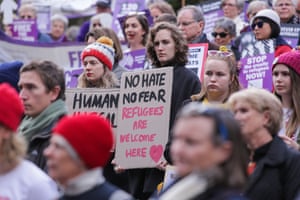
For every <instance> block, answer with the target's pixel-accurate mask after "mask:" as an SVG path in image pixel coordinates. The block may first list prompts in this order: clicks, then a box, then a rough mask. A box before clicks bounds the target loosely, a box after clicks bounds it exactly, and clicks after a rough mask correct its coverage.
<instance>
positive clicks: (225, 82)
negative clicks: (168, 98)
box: [191, 49, 241, 104]
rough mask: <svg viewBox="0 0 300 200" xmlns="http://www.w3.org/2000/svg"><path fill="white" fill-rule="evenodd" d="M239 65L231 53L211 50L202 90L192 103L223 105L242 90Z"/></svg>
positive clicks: (193, 97)
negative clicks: (238, 72)
mask: <svg viewBox="0 0 300 200" xmlns="http://www.w3.org/2000/svg"><path fill="white" fill-rule="evenodd" d="M240 87H241V86H240V82H239V79H238V76H237V64H236V60H235V57H234V55H233V53H232V52H231V51H228V50H227V49H225V50H224V49H223V50H222V51H217V50H209V51H208V56H207V59H206V63H205V67H204V77H203V82H202V88H201V91H200V93H199V94H197V95H193V96H192V97H191V99H192V101H200V102H202V103H217V104H223V103H225V102H226V101H227V99H228V97H229V96H230V95H231V94H232V93H234V92H236V91H238V90H239V89H240Z"/></svg>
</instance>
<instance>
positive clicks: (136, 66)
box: [120, 49, 146, 71]
mask: <svg viewBox="0 0 300 200" xmlns="http://www.w3.org/2000/svg"><path fill="white" fill-rule="evenodd" d="M145 54H146V49H139V50H135V51H130V52H125V53H124V58H123V59H122V60H121V61H120V65H121V66H123V67H125V68H126V69H128V70H130V71H134V70H142V69H144V65H145V60H146V55H145Z"/></svg>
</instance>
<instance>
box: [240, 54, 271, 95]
mask: <svg viewBox="0 0 300 200" xmlns="http://www.w3.org/2000/svg"><path fill="white" fill-rule="evenodd" d="M273 60H274V53H268V54H265V55H259V56H253V57H247V58H242V59H241V60H240V61H241V63H242V66H243V67H242V69H241V71H240V75H239V80H240V82H241V84H242V85H243V87H244V88H249V87H256V88H264V89H267V90H269V91H272V67H271V66H272V63H273Z"/></svg>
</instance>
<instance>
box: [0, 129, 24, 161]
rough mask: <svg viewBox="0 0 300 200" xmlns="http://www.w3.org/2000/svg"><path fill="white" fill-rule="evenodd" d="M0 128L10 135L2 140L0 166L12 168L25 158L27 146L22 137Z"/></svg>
mask: <svg viewBox="0 0 300 200" xmlns="http://www.w3.org/2000/svg"><path fill="white" fill-rule="evenodd" d="M1 128H3V129H5V130H4V131H10V132H11V133H10V135H9V137H8V138H4V139H3V140H2V143H1V145H0V163H1V164H0V165H7V166H12V165H14V164H16V163H17V162H19V160H20V159H22V158H24V157H25V155H26V151H27V144H26V141H25V139H24V138H23V137H22V136H20V135H18V134H16V133H14V132H13V131H12V130H9V129H7V128H6V127H4V126H1V125H0V129H1Z"/></svg>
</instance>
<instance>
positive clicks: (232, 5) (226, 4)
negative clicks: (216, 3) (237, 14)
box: [221, 3, 236, 8]
mask: <svg viewBox="0 0 300 200" xmlns="http://www.w3.org/2000/svg"><path fill="white" fill-rule="evenodd" d="M225 6H228V7H236V4H232V3H222V4H221V7H222V8H223V7H225Z"/></svg>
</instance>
